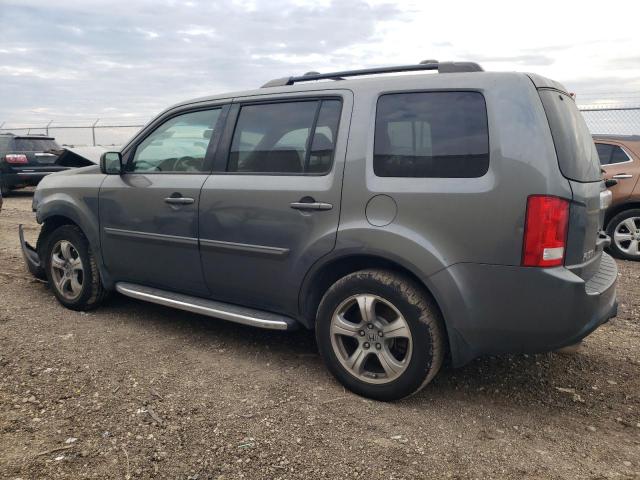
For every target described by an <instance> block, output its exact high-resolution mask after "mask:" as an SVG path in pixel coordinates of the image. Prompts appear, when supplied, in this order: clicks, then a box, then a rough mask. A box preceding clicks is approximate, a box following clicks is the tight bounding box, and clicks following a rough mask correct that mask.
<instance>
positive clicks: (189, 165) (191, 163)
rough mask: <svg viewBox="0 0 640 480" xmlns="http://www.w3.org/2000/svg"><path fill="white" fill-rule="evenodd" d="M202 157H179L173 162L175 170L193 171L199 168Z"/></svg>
mask: <svg viewBox="0 0 640 480" xmlns="http://www.w3.org/2000/svg"><path fill="white" fill-rule="evenodd" d="M201 161H202V159H200V158H195V157H180V158H178V159H177V160H176V163H174V164H173V169H174V170H175V171H176V172H195V171H198V170H199V167H200V166H201V165H200V162H201Z"/></svg>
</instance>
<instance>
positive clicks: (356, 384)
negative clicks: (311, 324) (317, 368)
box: [316, 270, 445, 401]
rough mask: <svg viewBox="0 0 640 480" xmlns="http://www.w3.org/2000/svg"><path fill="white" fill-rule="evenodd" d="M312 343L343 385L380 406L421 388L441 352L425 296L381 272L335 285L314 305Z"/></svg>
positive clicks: (438, 324)
mask: <svg viewBox="0 0 640 480" xmlns="http://www.w3.org/2000/svg"><path fill="white" fill-rule="evenodd" d="M316 337H317V341H318V347H319V349H320V353H321V355H322V357H323V359H324V361H325V363H326V364H327V367H328V368H329V370H330V371H331V372H332V373H333V374H334V375H335V377H336V378H337V379H338V380H339V381H340V382H341V383H342V384H343V385H345V386H346V387H347V388H349V389H350V390H351V391H353V392H355V393H357V394H359V395H363V396H365V397H369V398H374V399H377V400H384V401H390V400H397V399H400V398H403V397H406V396H408V395H411V394H413V393H415V392H417V391H418V390H420V389H421V388H422V387H423V386H425V385H426V384H427V383H428V382H429V381H430V380H431V379H432V378H433V377H434V376H435V375H436V373H437V372H438V370H439V369H440V366H441V365H442V360H443V357H444V349H445V341H444V329H443V327H442V320H441V318H440V313H439V311H438V309H437V307H436V306H435V305H434V304H433V302H432V300H431V299H430V298H429V296H428V295H427V294H426V293H425V292H424V290H423V289H422V288H421V287H420V286H419V285H417V284H416V283H415V282H414V281H412V280H411V279H409V278H408V277H405V276H403V275H400V274H397V273H395V272H390V271H383V270H363V271H360V272H355V273H352V274H350V275H347V276H346V277H344V278H342V279H340V280H338V281H337V282H336V283H335V284H334V285H333V286H332V287H331V288H330V289H329V290H328V291H327V293H326V294H325V295H324V297H323V299H322V301H321V302H320V306H319V308H318V317H317V321H316Z"/></svg>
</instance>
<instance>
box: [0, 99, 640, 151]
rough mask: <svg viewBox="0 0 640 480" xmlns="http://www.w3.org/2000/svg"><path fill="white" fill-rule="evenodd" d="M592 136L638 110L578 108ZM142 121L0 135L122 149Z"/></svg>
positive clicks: (636, 128) (620, 130)
mask: <svg viewBox="0 0 640 480" xmlns="http://www.w3.org/2000/svg"><path fill="white" fill-rule="evenodd" d="M579 108H580V110H581V112H582V114H583V116H584V118H585V120H586V122H587V125H588V127H589V130H590V131H591V133H592V134H603V135H640V106H602V105H582V106H579ZM145 123H146V119H132V120H131V121H127V122H126V123H125V122H122V120H120V121H118V120H115V119H112V120H111V121H109V120H108V119H103V120H93V121H91V122H86V123H84V124H75V125H71V124H63V123H61V122H58V121H53V120H52V121H50V122H48V123H43V124H40V125H33V126H28V125H15V126H14V125H11V124H9V123H8V122H5V123H0V133H14V134H16V135H25V134H41V135H48V136H52V137H54V138H55V139H56V140H57V141H58V143H60V144H61V145H69V146H85V145H102V146H112V145H122V144H124V143H126V142H127V140H129V139H130V138H131V137H133V135H135V133H136V132H137V131H138V130H140V128H142V127H143V125H144V124H145Z"/></svg>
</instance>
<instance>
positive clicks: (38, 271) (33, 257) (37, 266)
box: [18, 224, 47, 280]
mask: <svg viewBox="0 0 640 480" xmlns="http://www.w3.org/2000/svg"><path fill="white" fill-rule="evenodd" d="M18 234H19V236H20V247H21V248H22V257H23V258H24V261H25V263H26V264H27V269H29V272H31V274H32V275H33V276H34V277H36V278H39V279H41V280H46V279H47V277H46V275H45V273H44V268H43V267H42V265H41V263H40V257H39V256H38V252H36V250H35V249H34V248H33V247H32V246H31V245H29V243H28V242H26V241H25V239H24V227H23V226H22V224H20V225H18Z"/></svg>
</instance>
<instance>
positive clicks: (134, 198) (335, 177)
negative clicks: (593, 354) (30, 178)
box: [21, 62, 617, 400]
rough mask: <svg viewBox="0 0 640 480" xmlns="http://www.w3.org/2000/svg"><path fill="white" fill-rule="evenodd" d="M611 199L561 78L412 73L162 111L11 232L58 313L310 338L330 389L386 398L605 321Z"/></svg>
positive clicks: (264, 91) (290, 86) (283, 84)
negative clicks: (139, 310)
mask: <svg viewBox="0 0 640 480" xmlns="http://www.w3.org/2000/svg"><path fill="white" fill-rule="evenodd" d="M426 70H434V71H435V73H431V74H425V72H424V71H426ZM408 71H416V72H417V74H414V75H389V74H391V73H394V72H408ZM370 74H378V75H375V76H373V77H372V76H370ZM383 74H384V75H383ZM361 75H368V78H359V79H358V78H353V77H358V76H361ZM609 198H610V194H609V192H608V191H607V190H605V188H604V182H603V180H602V175H601V171H600V164H599V160H598V154H597V152H596V149H595V147H594V144H593V141H592V139H591V136H590V134H589V132H588V130H587V128H586V125H585V123H584V121H583V119H582V118H581V116H580V113H579V111H578V110H577V108H576V105H575V103H574V101H573V99H572V98H571V96H570V95H569V94H568V93H567V91H566V89H565V88H564V87H563V86H562V85H560V84H558V83H556V82H554V81H551V80H548V79H545V78H542V77H540V76H537V75H528V74H522V73H490V72H483V71H482V69H481V68H480V67H479V66H478V65H477V64H474V63H466V62H461V63H451V62H444V63H435V62H427V63H423V64H419V65H409V66H404V67H390V68H382V69H368V70H356V71H347V72H334V73H329V74H319V73H315V72H311V73H309V74H306V75H303V76H300V77H287V78H283V79H277V80H273V81H271V82H269V83H267V84H266V85H265V86H264V87H263V88H261V89H258V90H253V91H248V92H242V93H233V94H225V95H217V96H213V97H206V98H200V99H196V100H191V101H188V102H185V103H181V104H179V105H176V106H174V107H171V108H169V109H168V110H166V111H164V112H163V113H161V114H160V115H159V116H158V117H157V118H155V119H154V120H153V121H152V122H151V123H149V124H148V125H147V126H146V127H144V128H143V129H142V130H141V131H140V132H139V133H138V134H137V135H136V136H135V137H134V138H133V139H132V140H131V141H130V142H129V143H128V144H127V145H125V146H124V148H123V149H122V150H121V151H120V152H108V153H105V154H104V155H103V157H102V159H101V164H100V166H95V167H87V168H81V169H77V170H74V171H68V172H63V173H59V174H54V175H50V176H48V177H46V178H45V179H44V180H43V181H42V182H41V183H40V185H39V186H38V188H37V190H36V192H35V195H34V199H33V209H34V210H35V212H36V215H37V220H38V222H39V223H41V224H42V230H41V233H40V236H39V239H38V243H37V246H36V248H35V249H34V248H32V247H31V246H29V245H28V244H26V243H25V242H24V239H23V238H22V235H21V241H22V244H23V252H24V256H25V259H26V260H27V264H28V266H29V268H30V270H31V271H32V272H33V273H34V274H36V275H40V276H46V278H47V279H48V281H49V284H50V285H51V288H52V290H53V292H54V294H55V295H56V297H57V298H58V300H59V301H60V302H61V303H62V304H63V305H64V306H66V307H68V308H71V309H74V310H87V309H91V308H95V307H97V306H98V305H99V304H100V302H101V301H102V300H103V298H104V297H105V295H106V294H107V292H109V291H112V290H115V291H118V292H120V293H121V294H124V295H128V296H130V297H134V298H137V299H141V300H146V301H149V302H154V303H159V304H162V305H167V306H171V307H175V308H178V309H182V310H188V311H191V312H196V313H200V314H204V315H208V316H211V317H215V318H219V319H224V320H230V321H232V322H237V323H242V324H246V325H252V326H257V327H262V328H270V329H277V330H289V329H294V328H298V327H300V326H302V327H304V328H307V329H314V330H315V333H316V338H317V343H318V347H319V350H320V353H321V355H322V357H323V359H324V361H325V362H326V365H327V367H328V368H329V369H330V370H331V372H332V373H333V374H334V375H335V376H336V377H337V379H338V380H339V381H340V382H342V383H343V384H344V385H345V386H346V387H347V388H349V389H351V390H352V391H354V392H357V393H359V394H361V395H364V396H367V397H371V398H374V399H380V400H393V399H398V398H401V397H404V396H407V395H410V394H412V393H414V392H416V391H418V390H419V389H420V388H421V387H423V386H424V385H425V384H427V383H428V382H429V381H430V380H431V379H432V378H433V377H434V376H435V375H436V373H437V372H438V370H439V369H440V367H441V365H442V363H443V361H444V359H445V357H448V358H450V362H451V363H452V365H453V366H460V365H463V364H465V363H467V362H469V361H470V360H471V359H473V358H474V357H476V356H478V355H485V354H500V353H508V352H542V351H550V350H554V349H558V348H561V347H564V346H568V345H573V344H576V343H577V342H579V341H581V340H582V338H584V337H585V336H587V335H588V334H589V333H591V332H592V331H593V330H594V329H596V328H597V327H598V326H599V325H601V324H602V323H603V322H605V321H607V320H608V319H609V318H611V317H612V316H615V314H616V308H617V302H616V293H615V285H616V276H617V268H616V264H615V263H614V261H613V260H612V259H611V257H610V256H608V255H607V254H606V253H604V252H603V248H604V247H606V246H607V245H608V244H609V238H608V237H607V236H606V235H605V234H604V233H603V232H602V231H601V228H602V220H603V212H604V210H603V209H604V208H605V207H606V205H607V201H608V199H609Z"/></svg>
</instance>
